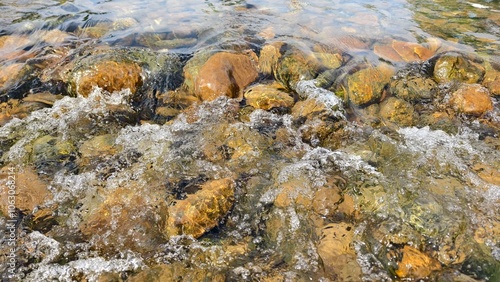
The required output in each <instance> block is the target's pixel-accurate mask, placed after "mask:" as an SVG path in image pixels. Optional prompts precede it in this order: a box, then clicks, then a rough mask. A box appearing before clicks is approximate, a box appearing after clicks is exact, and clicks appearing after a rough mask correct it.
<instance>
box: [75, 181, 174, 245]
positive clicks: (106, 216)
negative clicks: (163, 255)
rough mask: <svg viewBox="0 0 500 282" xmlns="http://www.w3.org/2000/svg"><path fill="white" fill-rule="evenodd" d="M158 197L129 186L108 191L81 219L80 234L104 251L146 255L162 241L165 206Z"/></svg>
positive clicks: (88, 205) (150, 192) (89, 205)
mask: <svg viewBox="0 0 500 282" xmlns="http://www.w3.org/2000/svg"><path fill="white" fill-rule="evenodd" d="M131 184H132V183H131ZM159 194H160V193H158V194H155V193H153V192H152V191H148V193H144V190H143V189H141V188H138V187H134V186H133V185H131V186H130V187H126V188H118V189H116V190H114V191H111V192H110V193H108V194H105V195H104V197H105V199H104V201H103V202H101V203H98V205H97V207H96V208H94V209H90V210H91V211H90V214H87V215H84V216H83V221H82V222H81V223H80V230H81V232H82V234H83V235H85V236H87V237H93V239H92V240H93V242H94V243H95V244H96V246H97V247H98V248H99V249H101V250H103V251H104V252H109V253H115V252H116V250H125V249H130V250H133V251H136V252H139V253H147V252H149V251H151V250H153V249H154V248H156V247H157V246H158V244H160V242H161V241H162V240H163V234H162V227H163V224H164V220H165V217H166V206H165V204H164V200H163V198H162V197H161V196H159ZM85 207H86V208H89V207H92V204H91V203H89V204H86V206H85Z"/></svg>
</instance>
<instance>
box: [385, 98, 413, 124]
mask: <svg viewBox="0 0 500 282" xmlns="http://www.w3.org/2000/svg"><path fill="white" fill-rule="evenodd" d="M380 117H381V118H382V119H385V120H386V121H389V122H394V123H396V124H397V125H399V126H412V125H413V124H414V119H415V110H414V109H413V106H412V105H411V104H410V103H408V102H406V101H404V100H401V99H398V98H394V97H390V98H389V99H386V100H385V101H384V102H382V104H381V105H380Z"/></svg>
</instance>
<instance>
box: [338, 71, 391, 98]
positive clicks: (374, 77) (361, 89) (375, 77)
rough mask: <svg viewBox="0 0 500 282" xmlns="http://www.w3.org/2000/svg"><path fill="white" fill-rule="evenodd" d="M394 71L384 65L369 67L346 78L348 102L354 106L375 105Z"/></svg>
mask: <svg viewBox="0 0 500 282" xmlns="http://www.w3.org/2000/svg"><path fill="white" fill-rule="evenodd" d="M393 73H394V70H393V69H392V68H391V67H389V66H386V65H381V66H378V67H369V68H365V69H362V70H360V71H357V72H355V73H353V74H352V75H351V76H349V77H348V78H347V86H348V97H349V102H351V103H352V104H354V105H356V106H366V105H368V104H371V103H376V102H378V101H380V99H381V98H382V91H383V90H384V87H385V86H386V85H387V84H388V83H389V82H390V78H391V76H392V75H393Z"/></svg>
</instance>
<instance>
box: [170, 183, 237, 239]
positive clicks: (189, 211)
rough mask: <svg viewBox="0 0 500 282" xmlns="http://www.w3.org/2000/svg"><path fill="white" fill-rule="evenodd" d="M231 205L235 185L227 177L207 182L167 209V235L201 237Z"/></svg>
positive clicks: (217, 222) (216, 223) (215, 224)
mask: <svg viewBox="0 0 500 282" xmlns="http://www.w3.org/2000/svg"><path fill="white" fill-rule="evenodd" d="M233 202H234V183H233V181H232V180H231V179H229V178H224V179H219V180H213V181H209V182H207V183H205V184H203V185H202V186H201V189H200V190H198V191H197V192H196V193H194V194H190V195H188V196H187V198H186V199H184V200H178V201H177V202H176V203H175V205H172V206H170V207H169V208H168V212H169V218H168V220H167V223H166V226H165V233H166V235H167V236H174V235H181V234H184V235H191V236H193V237H195V238H198V237H200V236H201V235H203V234H204V233H205V232H207V231H208V230H210V229H212V228H214V227H215V226H217V225H218V224H219V221H220V220H221V219H222V218H223V217H224V216H225V215H226V214H227V213H228V212H229V210H230V209H231V207H232V206H233Z"/></svg>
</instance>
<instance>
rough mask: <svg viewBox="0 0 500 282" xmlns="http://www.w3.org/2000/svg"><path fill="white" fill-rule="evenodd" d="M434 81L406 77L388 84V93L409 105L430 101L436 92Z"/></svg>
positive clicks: (424, 78)
mask: <svg viewBox="0 0 500 282" xmlns="http://www.w3.org/2000/svg"><path fill="white" fill-rule="evenodd" d="M437 87H438V85H437V84H436V82H434V80H432V79H430V78H426V77H418V76H416V77H408V78H402V79H397V80H393V81H392V82H391V83H390V92H391V93H392V94H393V95H394V96H396V97H398V98H401V99H403V100H405V101H408V102H410V103H418V102H425V101H430V100H432V98H433V97H434V96H435V95H436V93H437V91H438V88H437Z"/></svg>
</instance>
